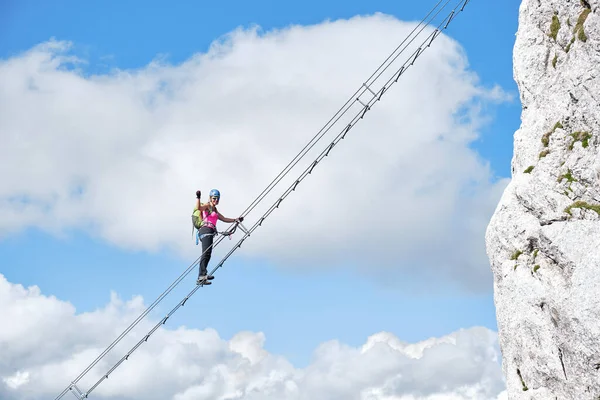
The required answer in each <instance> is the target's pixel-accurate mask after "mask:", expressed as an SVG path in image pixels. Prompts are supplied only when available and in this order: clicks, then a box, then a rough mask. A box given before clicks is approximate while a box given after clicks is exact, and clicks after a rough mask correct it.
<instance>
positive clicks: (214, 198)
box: [210, 197, 219, 206]
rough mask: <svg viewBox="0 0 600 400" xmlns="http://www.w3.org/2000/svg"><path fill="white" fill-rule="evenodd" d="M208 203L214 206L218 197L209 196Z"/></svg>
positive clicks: (217, 202) (217, 201)
mask: <svg viewBox="0 0 600 400" xmlns="http://www.w3.org/2000/svg"><path fill="white" fill-rule="evenodd" d="M210 203H211V204H212V205H213V206H216V205H217V204H219V198H218V197H211V198H210Z"/></svg>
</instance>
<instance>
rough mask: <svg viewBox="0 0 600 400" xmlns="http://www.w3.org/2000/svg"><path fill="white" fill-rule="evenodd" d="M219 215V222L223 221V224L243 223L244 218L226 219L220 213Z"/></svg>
mask: <svg viewBox="0 0 600 400" xmlns="http://www.w3.org/2000/svg"><path fill="white" fill-rule="evenodd" d="M217 214H218V215H219V221H223V222H238V221H240V222H242V220H243V219H244V218H242V217H240V218H227V217H224V216H223V215H222V214H221V213H220V212H219V211H217Z"/></svg>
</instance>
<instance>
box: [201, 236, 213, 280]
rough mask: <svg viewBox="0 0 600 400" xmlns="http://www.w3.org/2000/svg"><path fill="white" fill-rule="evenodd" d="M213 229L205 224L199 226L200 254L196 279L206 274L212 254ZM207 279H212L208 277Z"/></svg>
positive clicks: (202, 277)
mask: <svg viewBox="0 0 600 400" xmlns="http://www.w3.org/2000/svg"><path fill="white" fill-rule="evenodd" d="M214 233H215V231H214V229H212V228H209V227H207V226H203V227H202V228H200V241H201V242H202V256H201V257H200V271H199V274H198V280H202V279H204V277H206V276H207V275H208V262H209V261H210V256H211V255H212V244H213V240H214V237H215V236H214ZM203 235H204V236H203ZM208 279H212V276H211V277H208Z"/></svg>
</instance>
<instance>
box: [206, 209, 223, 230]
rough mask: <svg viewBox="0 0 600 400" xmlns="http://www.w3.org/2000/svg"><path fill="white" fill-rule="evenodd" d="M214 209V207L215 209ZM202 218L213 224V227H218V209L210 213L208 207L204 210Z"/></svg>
mask: <svg viewBox="0 0 600 400" xmlns="http://www.w3.org/2000/svg"><path fill="white" fill-rule="evenodd" d="M213 210H214V209H213ZM202 219H203V220H204V221H205V222H208V223H209V225H212V226H213V227H215V228H216V227H217V221H218V220H219V214H217V212H216V211H213V212H212V213H210V214H209V213H208V209H206V210H204V211H202Z"/></svg>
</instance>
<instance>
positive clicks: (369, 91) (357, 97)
mask: <svg viewBox="0 0 600 400" xmlns="http://www.w3.org/2000/svg"><path fill="white" fill-rule="evenodd" d="M442 1H443V0H439V1H438V3H437V4H436V5H435V6H434V7H433V8H432V10H430V11H429V13H428V14H427V15H426V16H425V18H423V20H421V22H419V24H418V25H417V26H416V27H415V28H414V29H413V30H412V31H411V32H410V34H409V35H408V36H407V38H405V39H404V40H403V41H402V43H401V44H400V45H399V46H398V47H397V48H396V49H395V50H394V51H393V52H392V53H391V54H390V55H389V56H388V58H387V59H386V60H385V61H384V62H383V63H382V64H381V65H380V66H379V67H378V68H377V70H376V71H375V72H374V73H373V74H372V75H371V77H369V78H368V79H367V80H366V81H365V82H364V83H363V84H362V85H361V87H360V89H358V90H357V91H356V92H355V93H354V94H353V95H352V96H351V97H350V99H349V100H348V101H347V102H346V103H345V104H344V105H343V106H342V107H341V108H340V110H338V112H337V113H336V114H335V115H334V116H333V117H332V118H331V119H330V120H329V121H328V122H327V123H326V124H325V126H324V127H323V128H322V129H321V130H320V131H319V132H318V133H317V134H316V135H315V136H314V137H313V138H312V139H311V140H310V141H309V143H308V144H307V145H306V146H305V147H304V148H303V149H302V150H301V151H300V152H299V153H298V154H297V155H296V156H295V157H294V159H293V160H292V161H290V163H289V164H288V165H287V166H286V167H285V168H284V169H283V170H282V171H281V172H280V173H279V174H278V175H277V176H276V177H275V179H273V181H272V182H271V183H270V184H269V185H268V186H267V188H265V189H264V190H263V191H262V192H261V193H260V194H259V196H258V197H257V198H256V199H255V200H254V201H253V202H252V203H251V204H250V205H249V206H248V208H247V209H246V210H245V211H244V212H243V213H242V214H241V216H242V217H244V218H245V217H246V216H247V215H248V214H249V213H250V212H251V211H252V210H253V209H254V208H255V207H256V206H257V205H258V204H260V203H261V202H262V201H263V199H264V198H265V197H266V196H267V195H268V194H269V193H270V192H271V191H272V190H273V189H274V188H275V186H276V185H277V184H278V183H279V182H280V181H281V180H282V179H283V178H284V177H285V176H286V175H287V174H288V173H289V172H290V170H291V168H293V167H294V166H295V165H296V164H297V163H298V162H299V161H300V160H302V159H303V158H304V157H305V156H306V154H307V153H308V151H310V150H311V149H312V148H313V147H314V146H315V145H316V144H317V143H318V142H319V141H320V140H321V139H322V138H323V136H324V135H325V134H326V133H327V132H329V130H330V129H331V128H332V127H333V126H335V124H336V123H337V122H338V121H339V120H340V119H341V117H342V116H344V115H345V114H346V113H347V112H348V111H349V110H350V109H351V108H352V107H353V106H354V105H356V104H357V103H359V104H360V106H361V107H360V109H359V111H358V112H357V113H356V114H355V116H354V117H353V118H352V120H351V121H350V122H349V123H348V124H347V125H346V126H345V127H344V128H343V129H342V130H341V132H340V133H339V134H338V135H337V136H336V137H335V138H334V140H333V141H331V142H330V144H329V145H327V146H326V147H325V148H324V150H323V151H322V152H321V153H320V155H319V156H318V157H317V158H316V159H315V160H314V161H313V162H312V163H311V164H310V165H309V166H308V167H307V168H306V169H305V170H304V172H302V174H301V175H300V176H299V177H298V178H297V179H296V180H295V181H294V183H292V184H291V185H290V186H289V187H288V188H287V189H286V190H285V191H284V192H283V194H282V195H281V196H280V197H279V198H278V199H277V200H276V201H275V203H274V204H273V205H272V206H271V207H270V208H269V209H268V210H267V211H266V212H265V213H264V214H263V215H262V216H261V217H260V218H259V219H258V221H257V222H256V223H255V224H254V225H253V226H252V227H251V228H250V229H247V228H246V227H244V226H243V225H242V224H241V222H240V221H237V222H236V223H234V224H233V225H232V226H230V228H229V229H227V230H226V231H224V232H216V234H217V235H220V236H219V237H217V239H216V240H215V242H214V243H213V244H212V245H211V246H210V247H209V248H214V247H216V246H217V245H218V244H219V243H220V242H221V241H222V240H223V239H224V238H225V237H229V238H230V239H231V235H233V233H234V232H235V231H236V229H237V227H240V229H241V230H242V231H243V232H244V236H243V237H242V238H241V239H240V240H239V241H238V242H237V243H236V244H235V245H234V246H233V247H232V248H231V249H230V250H229V252H228V253H227V254H226V255H225V256H224V257H223V258H222V259H221V261H219V263H218V264H217V265H216V266H215V267H214V269H213V270H212V271H211V272H210V274H209V275H213V274H214V272H215V271H216V270H217V269H219V268H220V267H222V266H223V263H224V262H225V261H226V260H227V259H228V258H229V257H230V256H231V255H232V254H233V253H234V252H235V251H236V250H237V249H238V248H240V247H241V245H242V243H243V242H244V241H245V240H246V239H247V238H248V237H250V235H251V233H252V232H254V230H256V229H257V228H258V227H259V226H262V223H263V222H264V220H265V219H266V218H267V217H268V216H269V215H270V214H271V213H272V212H273V211H274V210H275V209H277V208H279V206H280V204H281V202H282V201H283V200H284V199H285V198H286V197H287V196H288V195H289V194H290V193H291V192H293V191H295V190H296V187H297V186H298V184H299V183H300V182H302V181H303V180H304V179H305V178H306V177H307V176H308V175H310V174H311V173H312V171H313V169H314V168H315V167H316V166H317V164H318V163H319V162H320V161H321V160H323V159H324V158H325V157H327V156H328V155H329V153H330V151H331V150H332V149H333V147H334V146H335V145H336V144H337V143H339V141H341V140H343V139H344V138H345V137H346V134H347V133H348V132H349V131H350V129H351V128H352V127H354V126H355V125H356V123H357V122H358V121H360V120H361V119H363V118H364V116H365V114H366V113H367V112H368V111H370V110H371V107H372V106H373V105H374V104H375V103H376V102H377V101H379V100H381V97H382V96H383V95H384V93H386V92H387V91H388V90H389V88H390V87H391V86H392V85H393V84H394V83H396V82H397V81H398V79H399V78H400V76H402V75H403V74H404V73H405V72H406V70H407V69H408V68H410V66H412V65H413V64H414V62H415V61H416V59H417V58H418V57H419V56H420V55H421V54H422V53H423V52H424V51H425V50H426V49H427V48H428V47H430V46H431V44H432V43H433V41H434V40H435V39H436V38H437V37H438V36H439V35H440V34H441V33H442V31H443V30H445V29H446V28H447V27H448V25H449V24H450V22H452V21H453V20H454V18H455V17H456V15H457V14H458V13H459V12H462V11H463V10H464V8H465V6H466V5H467V4H468V3H469V0H460V1H458V3H457V4H456V5H455V6H454V8H453V9H452V10H451V12H450V13H449V14H448V15H447V16H446V17H445V18H444V19H442V21H441V22H440V23H439V24H438V25H437V27H436V28H435V30H434V31H433V32H432V33H430V34H429V35H428V36H427V37H426V38H425V40H424V41H423V42H422V43H421V44H420V45H419V47H418V49H417V50H415V51H414V52H413V53H412V54H411V55H410V56H408V58H407V60H406V61H405V62H404V64H403V65H402V66H401V67H400V68H399V69H397V70H396V71H395V72H394V74H393V76H392V77H391V78H390V79H389V80H387V81H386V82H385V83H384V84H383V85H382V86H381V88H380V89H378V90H374V89H373V86H374V84H375V82H376V81H377V80H378V79H379V78H380V77H381V75H382V74H383V73H384V72H385V71H386V70H387V69H388V68H389V67H390V66H391V65H392V63H394V61H395V60H396V59H397V58H398V57H399V56H400V55H401V54H402V53H403V52H404V50H406V49H407V48H408V46H409V45H410V44H411V43H412V42H413V41H414V40H415V39H416V37H417V36H418V35H419V34H420V33H421V32H422V31H423V30H424V29H425V27H426V26H428V25H429V24H430V23H431V21H433V20H434V19H435V18H436V17H437V16H438V14H439V13H440V12H441V11H442V10H443V9H444V8H445V7H446V6H447V5H448V3H449V2H450V0H445V3H444V4H443V5H442V6H441V8H440V4H441V3H442ZM430 16H431V17H430ZM428 18H429V20H428V21H427V23H425V25H423V23H424V22H425V20H427V19H428ZM419 28H420V30H419V32H418V33H417V34H416V35H415V36H414V37H412V38H411V36H412V35H413V33H415V32H416V31H417V30H418V29H419ZM409 38H410V40H409ZM401 48H402V49H401ZM399 49H401V50H400V51H398V50H399ZM364 95H366V96H368V97H369V99H368V100H365V99H362V97H363V96H364ZM213 190H214V189H213ZM213 193H214V194H216V196H214V197H217V198H219V197H220V193H219V192H218V191H217V190H214V192H213V191H211V195H212V194H213ZM192 234H193V231H192ZM209 248H207V249H206V250H204V251H203V253H202V254H201V255H200V256H199V257H198V258H197V259H196V261H194V262H193V263H192V264H191V265H190V266H189V267H188V268H187V269H186V270H185V271H184V272H183V273H182V274H181V275H180V276H179V277H178V278H177V279H176V280H175V281H174V282H173V283H171V285H170V286H169V287H168V288H167V289H166V290H165V291H164V292H163V293H162V294H161V295H160V296H159V297H158V298H157V299H156V300H155V301H154V302H153V303H152V304H151V305H149V306H148V307H147V308H146V310H145V311H144V312H142V314H140V316H138V317H137V318H136V319H135V320H134V321H133V322H132V323H131V324H130V325H129V327H127V328H126V329H125V331H123V333H121V334H120V335H119V336H118V337H117V338H116V339H115V340H114V341H113V342H112V343H111V344H110V345H109V346H108V347H107V348H106V349H105V350H104V351H103V352H102V353H101V354H100V355H99V356H98V357H97V358H96V359H95V360H94V361H93V362H92V363H91V364H90V365H89V366H88V367H87V368H85V369H84V370H83V372H82V373H81V374H79V375H78V376H77V377H76V378H75V379H74V380H72V381H71V383H70V384H69V385H68V386H67V387H66V388H65V389H64V390H63V391H62V392H61V393H60V394H59V395H58V396H57V397H56V399H55V400H59V399H61V398H62V397H64V396H65V395H66V394H67V393H68V392H71V393H73V394H74V395H75V396H76V397H77V398H78V399H84V398H88V397H89V394H90V393H91V392H92V391H94V390H95V389H96V388H97V387H98V385H100V384H101V383H102V382H103V381H104V380H106V379H108V377H109V375H110V374H111V373H112V372H113V371H114V370H115V369H116V368H118V367H119V365H121V364H122V363H123V362H124V361H126V360H128V359H129V357H130V356H131V355H132V353H133V352H134V351H135V350H137V349H138V348H139V347H140V346H141V345H142V344H143V343H144V342H146V341H148V339H149V338H150V336H151V335H152V334H153V333H154V332H155V331H156V330H157V329H158V328H159V327H160V326H161V325H164V324H165V323H166V322H167V320H168V319H169V318H170V317H171V316H172V315H173V314H174V313H175V312H176V311H177V310H178V309H179V308H180V307H183V306H184V305H185V303H186V302H187V301H188V300H189V298H190V297H191V296H193V295H194V293H196V291H197V290H199V289H200V288H201V287H202V286H203V285H202V284H198V285H195V287H194V288H193V289H192V290H191V291H190V292H189V293H188V294H187V295H186V296H185V297H184V298H183V299H182V300H181V301H180V302H179V303H178V304H177V305H176V306H175V307H174V308H173V309H171V311H170V312H169V313H168V314H167V315H166V316H165V317H163V318H162V319H161V320H160V321H158V323H157V324H156V325H155V326H154V327H153V328H152V329H151V330H150V331H149V332H148V333H147V334H146V335H145V336H144V337H143V338H141V339H140V340H139V341H138V342H137V344H136V345H134V346H133V347H132V348H131V349H130V350H129V351H128V352H127V354H126V355H124V356H123V357H122V358H121V359H120V360H119V361H118V362H117V363H116V364H114V365H113V367H112V368H110V369H109V370H108V371H107V372H106V373H105V374H103V375H101V376H100V378H99V379H98V381H97V382H96V383H95V384H94V385H92V386H91V387H90V388H89V389H88V391H87V392H84V391H82V390H81V389H80V388H79V387H78V383H79V382H80V381H81V379H82V378H83V377H84V376H85V375H87V374H88V373H89V372H90V371H91V369H92V368H94V366H96V365H97V364H98V363H99V362H100V361H101V360H102V359H103V358H104V357H105V356H106V355H107V354H108V353H109V352H110V351H111V350H112V349H113V348H114V347H115V346H116V345H117V344H118V343H119V342H120V341H121V340H122V339H123V338H124V337H125V336H126V335H127V334H128V333H129V332H130V331H131V330H132V329H133V328H135V326H137V324H138V323H139V322H140V321H141V320H142V319H144V318H145V317H146V315H148V314H149V313H150V312H151V311H152V310H153V309H154V308H155V307H156V306H157V305H158V304H159V303H160V302H161V301H162V300H163V299H164V298H165V297H166V296H167V295H168V294H169V293H171V291H172V290H173V289H174V288H175V287H176V286H177V285H179V283H181V281H182V280H183V279H184V278H185V277H186V276H187V275H188V274H190V273H191V271H192V270H194V269H195V267H196V265H197V264H198V262H199V260H200V258H201V257H202V255H203V254H204V252H205V251H208V250H209Z"/></svg>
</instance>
